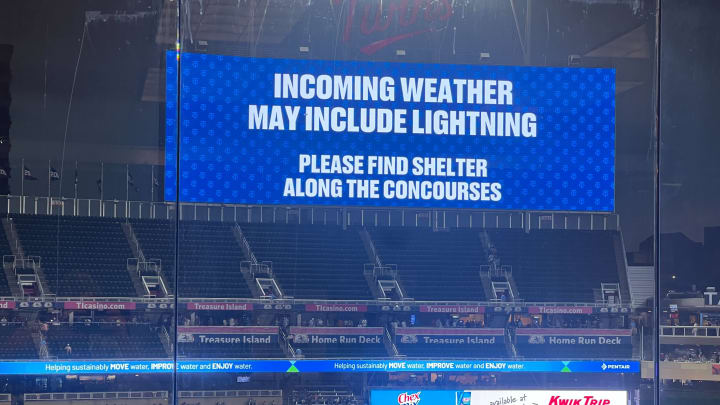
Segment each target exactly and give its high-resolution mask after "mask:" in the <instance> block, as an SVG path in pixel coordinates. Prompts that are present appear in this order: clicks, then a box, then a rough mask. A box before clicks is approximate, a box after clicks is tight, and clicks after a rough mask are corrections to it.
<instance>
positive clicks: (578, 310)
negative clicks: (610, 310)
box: [528, 306, 593, 315]
mask: <svg viewBox="0 0 720 405" xmlns="http://www.w3.org/2000/svg"><path fill="white" fill-rule="evenodd" d="M528 313H531V314H577V315H583V314H592V313H593V308H592V307H555V306H552V307H538V306H534V307H528Z"/></svg>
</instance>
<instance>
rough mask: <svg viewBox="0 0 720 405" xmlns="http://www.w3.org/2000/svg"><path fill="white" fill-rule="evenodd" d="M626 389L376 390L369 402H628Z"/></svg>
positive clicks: (456, 404)
mask: <svg viewBox="0 0 720 405" xmlns="http://www.w3.org/2000/svg"><path fill="white" fill-rule="evenodd" d="M627 399H628V398H627V392H626V391H599V390H574V391H561V390H550V391H539V390H512V391H510V390H507V391H434V390H421V389H418V390H373V391H371V393H370V405H510V404H518V405H522V404H528V405H529V404H533V405H627Z"/></svg>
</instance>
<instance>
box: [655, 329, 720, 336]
mask: <svg viewBox="0 0 720 405" xmlns="http://www.w3.org/2000/svg"><path fill="white" fill-rule="evenodd" d="M660 336H702V337H715V338H720V326H661V327H660Z"/></svg>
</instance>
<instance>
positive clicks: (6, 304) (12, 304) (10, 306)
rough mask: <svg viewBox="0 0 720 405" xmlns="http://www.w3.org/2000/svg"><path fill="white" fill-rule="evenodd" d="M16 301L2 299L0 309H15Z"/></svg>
mask: <svg viewBox="0 0 720 405" xmlns="http://www.w3.org/2000/svg"><path fill="white" fill-rule="evenodd" d="M14 308H15V301H0V309H14Z"/></svg>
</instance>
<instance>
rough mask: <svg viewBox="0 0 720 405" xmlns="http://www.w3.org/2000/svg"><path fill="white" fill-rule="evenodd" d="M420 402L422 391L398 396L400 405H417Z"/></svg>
mask: <svg viewBox="0 0 720 405" xmlns="http://www.w3.org/2000/svg"><path fill="white" fill-rule="evenodd" d="M418 402H420V391H418V392H416V393H414V394H408V393H407V392H403V393H402V394H400V395H398V405H417V404H418Z"/></svg>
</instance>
